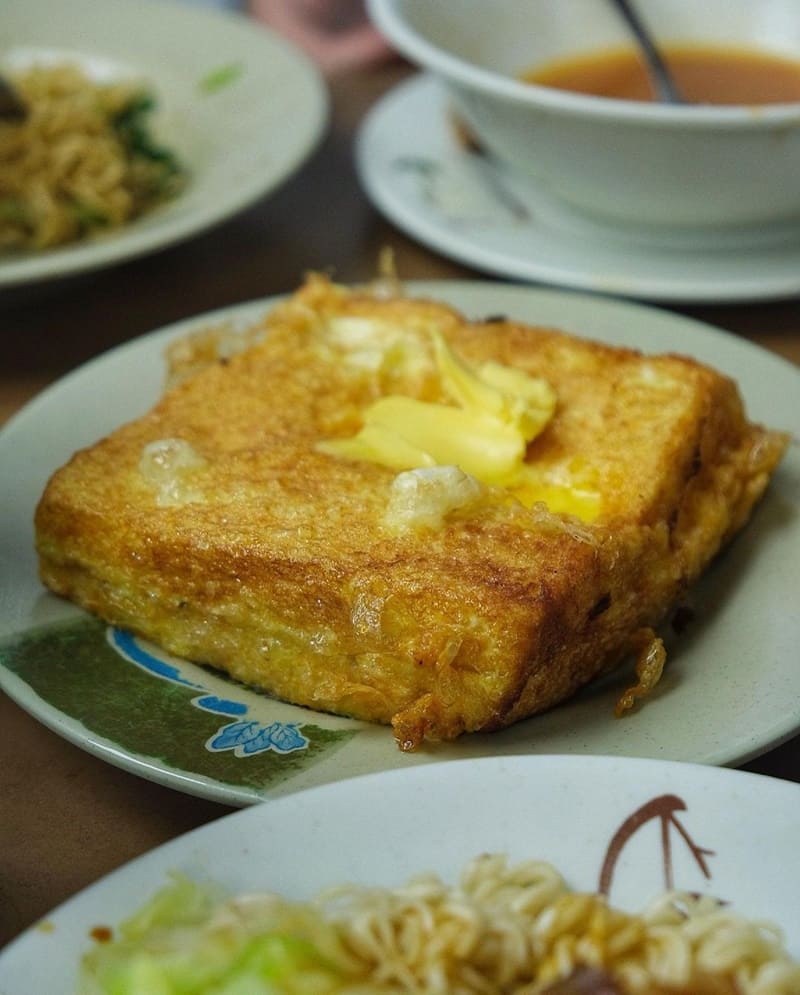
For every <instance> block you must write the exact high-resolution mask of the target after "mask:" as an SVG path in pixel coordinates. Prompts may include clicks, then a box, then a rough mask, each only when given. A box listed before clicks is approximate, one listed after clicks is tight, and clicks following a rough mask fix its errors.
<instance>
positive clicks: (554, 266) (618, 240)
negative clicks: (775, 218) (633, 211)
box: [357, 75, 800, 302]
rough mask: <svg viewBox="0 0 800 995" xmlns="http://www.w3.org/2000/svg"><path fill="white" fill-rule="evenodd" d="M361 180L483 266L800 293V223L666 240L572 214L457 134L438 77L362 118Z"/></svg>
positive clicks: (714, 294)
mask: <svg viewBox="0 0 800 995" xmlns="http://www.w3.org/2000/svg"><path fill="white" fill-rule="evenodd" d="M357 167H358V171H359V175H360V178H361V182H362V184H363V186H364V189H365V190H366V192H367V194H368V195H369V197H370V198H371V200H372V201H373V203H374V204H375V206H376V207H377V208H378V209H379V210H380V211H381V212H382V213H384V214H385V215H386V217H387V218H389V219H390V220H391V221H392V222H393V223H394V224H396V225H397V226H398V227H399V228H401V229H402V230H403V231H405V232H407V233H408V234H409V235H411V236H412V237H413V238H416V239H419V241H421V242H423V243H424V244H425V245H428V246H430V247H431V248H433V249H435V250H436V251H438V252H441V253H443V254H444V255H446V256H448V257H450V258H452V259H455V260H457V261H459V262H461V263H465V264H467V265H469V266H473V267H476V268H477V269H478V270H482V271H483V272H486V273H490V274H495V275H498V276H503V277H512V278H514V279H520V280H528V281H537V282H542V283H548V284H554V285H556V286H564V287H579V288H582V289H586V290H592V291H596V292H598V293H605V294H614V295H617V296H623V297H634V298H639V299H642V300H652V301H705V302H711V301H714V302H721V301H755V300H768V299H776V298H781V297H789V296H795V295H797V294H798V293H800V228H799V229H797V231H796V232H794V233H788V234H786V236H785V240H783V241H767V240H766V239H765V240H764V242H763V243H762V244H758V242H757V240H756V243H755V244H749V245H747V246H744V245H742V244H739V243H735V242H731V241H726V240H725V239H722V238H720V240H719V241H717V242H714V243H713V244H710V245H707V244H694V245H693V244H691V243H689V242H684V243H674V244H664V243H661V244H659V243H657V242H656V241H655V240H654V241H652V242H650V241H647V240H645V239H643V237H641V236H639V237H636V236H634V235H626V234H623V233H622V232H620V231H618V230H612V229H610V228H607V227H605V226H603V225H602V224H600V223H599V222H592V221H590V220H589V219H588V218H585V217H581V216H578V215H577V214H576V213H572V212H570V211H569V210H568V209H567V208H566V207H565V206H560V205H557V204H556V203H554V202H553V201H552V200H551V199H550V198H548V197H547V196H546V195H545V194H544V192H543V191H542V190H540V189H538V188H537V186H536V185H535V183H534V181H532V180H530V179H526V178H524V177H522V176H521V175H516V174H515V173H514V172H512V171H510V170H509V169H507V168H505V167H503V166H501V165H499V164H497V163H496V162H494V161H492V160H489V159H488V158H486V157H484V156H481V155H477V154H474V153H470V152H468V151H466V150H465V148H464V146H463V145H462V144H461V143H460V142H458V141H457V140H456V136H455V132H454V130H453V125H452V119H451V117H450V105H449V103H448V100H447V97H446V95H445V92H444V90H443V88H442V86H441V84H440V83H438V82H437V81H436V80H435V79H434V78H433V77H431V76H428V75H419V76H415V77H413V78H412V79H411V80H409V81H406V82H404V83H402V84H400V85H399V86H398V87H396V88H395V89H394V90H392V91H391V92H390V93H389V94H388V95H387V96H385V97H384V98H383V99H382V100H381V101H380V102H379V103H378V104H377V105H376V106H375V107H374V108H373V109H372V111H371V112H370V114H369V115H368V117H367V118H366V120H365V121H364V123H363V125H362V127H361V130H360V133H359V136H358V145H357Z"/></svg>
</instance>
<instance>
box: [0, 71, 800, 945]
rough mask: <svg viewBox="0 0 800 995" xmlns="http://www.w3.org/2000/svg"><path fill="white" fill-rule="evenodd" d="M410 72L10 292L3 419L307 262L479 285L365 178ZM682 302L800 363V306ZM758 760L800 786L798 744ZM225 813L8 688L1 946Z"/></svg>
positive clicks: (344, 101) (352, 79)
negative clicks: (208, 189) (71, 269)
mask: <svg viewBox="0 0 800 995" xmlns="http://www.w3.org/2000/svg"><path fill="white" fill-rule="evenodd" d="M407 72H408V70H407V68H406V67H404V66H402V65H400V64H389V65H384V66H381V67H378V68H375V69H370V70H364V71H361V72H358V73H353V74H351V75H348V76H342V77H340V78H339V79H338V80H336V81H334V82H333V83H332V85H331V89H332V120H331V124H330V127H329V130H328V132H327V134H326V137H325V138H324V140H323V142H322V144H321V145H320V147H319V148H318V149H317V151H316V152H315V153H314V155H313V156H312V158H311V159H310V160H309V161H308V162H307V164H306V165H305V166H304V167H303V168H302V169H301V170H300V172H299V173H298V174H297V175H296V176H295V177H294V178H293V179H291V180H290V181H289V182H287V183H286V184H285V185H284V186H283V187H282V188H281V189H280V190H279V191H277V192H274V193H273V194H272V195H271V196H269V197H267V198H265V199H264V200H263V201H261V202H260V203H258V204H256V205H255V206H254V207H252V208H251V209H249V210H248V211H246V212H245V213H243V214H241V215H240V216H239V217H237V218H235V219H234V220H231V221H229V222H227V223H226V224H223V225H221V226H220V227H218V228H216V229H215V230H213V231H210V232H208V233H207V234H204V235H201V236H200V237H197V238H195V239H193V240H191V241H189V242H187V243H185V244H183V245H180V246H177V247H174V248H171V249H168V250H165V251H163V252H161V253H158V254H156V255H152V256H149V257H147V258H144V259H140V260H137V261H133V262H130V263H128V264H125V265H121V266H118V267H116V268H114V269H110V270H107V271H104V272H100V273H96V274H92V275H89V276H83V277H79V278H75V279H71V280H69V281H66V282H63V283H60V284H56V285H48V286H46V287H33V288H21V289H20V290H18V291H17V290H14V291H10V292H7V293H5V294H2V295H0V348H2V361H0V422H2V421H5V420H6V419H7V418H9V417H10V416H11V415H12V414H13V413H14V412H15V411H16V410H17V409H18V408H20V407H21V406H22V405H23V404H24V403H25V402H26V401H27V400H28V399H29V398H31V397H33V396H34V395H35V394H37V393H38V392H39V391H40V390H42V389H43V388H44V387H46V386H47V385H48V384H50V383H51V382H53V381H54V380H56V379H57V378H59V377H60V376H62V375H63V374H65V373H66V372H68V371H69V370H71V369H73V368H75V367H76V366H78V365H80V364H81V363H83V362H85V361H86V360H88V359H90V358H92V357H94V356H96V355H98V354H99V353H102V352H104V351H106V350H107V349H110V348H113V347H114V346H116V345H118V344H120V343H122V342H125V341H128V340H130V339H132V338H134V337H135V336H138V335H142V334H144V333H146V332H149V331H152V330H154V329H157V328H159V327H161V326H163V325H165V324H168V323H169V322H172V321H175V320H178V319H181V318H185V317H189V316H191V315H194V314H199V313H202V312H204V311H207V310H209V309H213V308H219V307H224V306H226V305H230V304H235V303H237V302H240V301H246V300H250V299H253V298H259V297H263V296H265V295H268V294H272V293H283V292H286V291H289V290H291V289H292V288H294V287H295V286H296V285H297V284H298V282H299V281H300V279H301V278H302V275H303V273H304V272H306V271H307V270H310V269H324V270H328V271H331V272H332V273H333V274H334V275H335V277H336V278H337V279H339V280H341V281H344V282H349V281H362V280H366V279H369V278H370V277H371V276H372V275H373V274H374V272H375V268H376V263H377V259H378V254H379V252H380V250H381V249H382V248H383V247H384V246H390V247H391V248H392V249H393V250H394V253H395V257H396V261H397V265H398V269H399V273H400V275H401V276H402V277H405V278H408V279H417V278H467V279H476V278H480V276H481V274H480V273H477V272H475V271H472V270H469V269H467V268H465V267H462V266H460V265H458V264H456V263H452V262H450V261H448V260H446V259H444V258H443V257H441V256H438V255H436V254H435V253H433V252H431V251H429V250H427V249H426V248H424V247H423V246H421V245H419V244H417V243H415V242H413V241H412V240H410V239H408V238H406V237H405V236H404V235H403V234H402V233H400V232H399V231H398V230H396V229H395V228H394V227H392V226H391V225H390V224H389V223H387V222H386V221H384V220H383V219H382V217H381V216H380V215H379V214H378V213H377V212H376V211H375V210H374V209H373V208H372V207H371V206H370V204H369V202H368V201H367V199H366V197H365V195H364V194H363V193H362V191H361V189H360V187H359V183H358V180H357V177H356V174H355V170H354V165H353V139H354V135H355V132H356V129H357V126H358V123H359V122H360V120H361V119H362V117H363V114H364V113H365V111H366V110H367V109H368V108H369V106H370V105H371V104H372V103H373V102H374V101H375V100H376V99H377V98H378V97H379V96H380V95H381V94H382V93H384V92H385V91H386V90H387V89H388V88H389V87H390V86H392V85H393V84H394V83H395V82H397V81H398V80H399V79H400V78H401V77H402V76H403V75H405V74H406V73H407ZM671 310H674V311H679V312H680V313H683V314H689V315H692V316H694V317H698V318H701V319H703V320H705V321H708V322H711V323H712V324H715V325H717V326H719V327H721V328H723V329H726V330H727V331H729V332H730V333H732V334H733V335H738V336H742V337H743V338H747V339H750V340H751V341H753V342H757V343H759V344H760V345H762V346H764V347H765V348H767V349H770V350H773V351H774V352H776V353H778V354H780V355H782V356H784V357H786V358H788V359H789V360H791V361H793V362H795V363H798V364H800V302H797V301H781V302H776V303H767V304H752V305H737V306H724V307H723V306H717V307H702V306H692V307H690V308H675V307H673V308H671ZM1 491H2V481H1V480H0V492H1ZM747 768H748V769H751V770H755V771H759V772H761V773H766V774H770V775H773V776H776V777H781V778H787V779H790V780H794V781H800V738H798V739H794V740H792V741H790V742H789V743H786V744H784V745H783V746H781V747H780V748H778V749H775V750H773V751H771V752H770V753H768V754H766V755H765V756H762V757H760V758H759V759H757V760H755V761H753V762H752V763H750V764H748V765H747ZM227 811H228V810H227V809H226V808H225V807H223V806H221V805H218V804H214V803H211V802H207V801H202V800H199V799H196V798H192V797H189V796H186V795H182V794H179V793H177V792H174V791H171V790H168V789H166V788H162V787H160V786H158V785H155V784H152V783H150V782H148V781H145V780H142V779H140V778H137V777H134V776H132V775H129V774H127V773H125V772H123V771H121V770H118V769H116V768H114V767H112V766H110V765H108V764H107V763H104V762H103V761H101V760H98V759H96V758H95V757H93V756H91V755H89V754H88V753H85V752H83V751H81V750H79V749H77V748H75V747H74V746H71V745H70V744H68V743H66V742H65V741H63V740H62V739H60V738H58V737H57V736H55V735H54V734H53V733H51V732H50V731H48V730H47V729H46V728H44V727H43V726H42V725H40V724H39V723H38V722H36V721H35V720H34V719H32V718H30V717H29V716H28V715H27V714H25V713H24V712H23V711H21V710H20V709H19V708H18V707H17V706H16V705H15V704H14V703H13V702H11V701H10V700H9V699H8V698H6V697H5V696H2V695H0V944H2V943H4V942H6V941H8V940H9V939H11V938H12V937H13V936H14V935H16V934H17V933H18V932H19V931H20V930H22V929H24V928H26V927H27V926H29V925H31V924H32V923H33V922H34V921H35V920H36V919H37V918H39V917H40V916H42V915H44V914H45V913H46V912H47V911H48V910H49V909H51V908H52V907H53V906H54V905H56V904H57V903H59V902H61V901H63V900H64V899H66V898H68V897H70V896H71V895H73V894H75V893H76V892H77V891H79V890H80V889H81V888H83V887H85V886H86V885H88V884H90V883H92V882H93V881H96V880H97V879H98V878H100V877H101V876H102V875H104V874H106V873H107V872H109V871H111V870H113V869H114V868H115V867H118V866H120V865H121V864H123V863H124V862H126V861H127V860H130V859H131V858H133V857H136V856H138V855H140V854H142V853H144V852H145V851H147V850H149V849H151V848H152V847H154V846H156V845H158V844H159V843H162V842H165V841H167V840H169V839H172V838H174V837H175V836H177V835H179V834H180V833H182V832H184V831H186V830H188V829H191V828H193V827H195V826H200V825H202V824H204V823H207V822H209V821H210V820H212V819H215V818H217V817H219V816H221V815H222V814H224V813H225V812H227Z"/></svg>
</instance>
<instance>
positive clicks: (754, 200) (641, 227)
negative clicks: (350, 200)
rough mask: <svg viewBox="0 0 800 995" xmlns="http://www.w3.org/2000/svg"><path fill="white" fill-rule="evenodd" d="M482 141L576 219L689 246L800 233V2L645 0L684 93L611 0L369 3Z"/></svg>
mask: <svg viewBox="0 0 800 995" xmlns="http://www.w3.org/2000/svg"><path fill="white" fill-rule="evenodd" d="M369 9H370V14H371V16H372V19H373V21H374V23H375V24H376V25H377V27H378V28H379V30H380V31H381V32H382V33H383V34H384V35H385V36H386V37H387V39H388V40H389V41H390V42H391V43H392V44H393V45H394V47H395V48H396V49H397V50H398V51H399V52H400V53H402V54H403V55H405V56H406V57H407V58H408V59H409V60H411V61H412V62H413V63H415V64H416V65H418V66H419V67H420V68H422V69H424V70H427V71H428V72H430V73H432V74H434V75H435V76H436V77H438V78H439V79H440V80H441V81H442V83H443V85H444V86H445V87H446V88H447V91H448V94H449V96H450V99H451V101H452V105H453V109H454V113H455V115H456V117H457V119H458V120H459V121H460V122H461V123H462V124H463V125H464V126H465V128H466V131H467V132H468V133H469V134H470V135H471V136H472V137H473V139H474V140H475V142H476V143H477V146H478V147H479V148H480V149H482V150H483V151H484V152H486V153H487V154H488V155H491V156H494V157H496V158H497V159H499V160H500V161H502V162H504V163H505V164H507V165H508V166H510V167H512V168H513V169H514V170H516V171H518V172H520V173H523V174H525V175H526V176H528V177H530V178H531V179H532V180H533V181H534V182H535V183H536V185H537V188H538V189H539V191H540V193H542V194H544V195H545V196H547V197H549V198H552V200H553V203H554V204H557V205H558V207H559V210H561V211H566V212H567V213H574V215H575V217H576V219H578V220H586V219H590V220H591V221H592V222H597V223H600V224H601V225H603V226H605V227H607V228H608V230H609V232H616V233H621V234H623V235H624V236H626V237H627V236H630V237H633V238H640V239H645V240H652V241H656V242H659V241H665V242H666V243H668V244H669V243H670V242H672V243H674V244H676V245H680V244H682V242H685V243H686V244H691V245H693V246H696V245H698V244H699V245H702V244H703V243H704V242H708V243H709V244H713V245H719V244H720V243H722V244H726V243H728V242H729V243H731V244H734V243H736V244H749V243H753V244H763V243H769V242H771V241H773V240H774V241H779V240H784V239H791V238H794V237H800V3H798V2H797V0H758V2H757V3H756V2H753V0H703V3H696V2H693V0H638V2H637V9H638V11H639V13H640V15H641V17H642V19H643V21H644V22H645V23H646V25H647V27H648V28H649V29H650V31H651V33H652V34H653V35H654V36H655V37H656V38H657V39H658V42H659V46H660V49H661V51H662V54H663V55H664V57H665V60H666V62H667V64H668V66H669V67H670V69H671V70H672V72H673V75H674V76H675V78H676V80H677V83H678V87H679V89H680V91H681V94H682V97H683V101H682V102H681V103H679V104H667V103H663V102H661V101H659V100H658V99H656V97H655V94H654V91H653V88H652V84H651V83H650V80H649V77H648V75H647V73H646V70H645V68H644V66H643V64H642V62H641V59H640V57H639V55H638V53H637V51H636V49H635V46H634V42H633V39H632V37H631V35H630V32H629V29H628V28H627V27H626V24H625V23H624V21H623V20H622V18H621V17H620V15H619V14H618V13H617V11H616V10H615V7H614V4H613V3H611V2H610V0H491V2H487V0H436V2H435V3H432V2H430V0H369Z"/></svg>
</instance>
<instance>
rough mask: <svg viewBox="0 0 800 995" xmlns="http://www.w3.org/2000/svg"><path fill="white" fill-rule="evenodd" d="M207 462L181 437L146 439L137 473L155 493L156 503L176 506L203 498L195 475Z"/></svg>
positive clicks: (164, 505)
mask: <svg viewBox="0 0 800 995" xmlns="http://www.w3.org/2000/svg"><path fill="white" fill-rule="evenodd" d="M207 465H208V464H207V461H206V460H205V459H204V458H203V457H202V456H201V455H200V453H198V452H197V450H196V449H194V448H193V447H192V446H191V445H190V444H189V443H188V442H186V440H185V439H156V441H155V442H148V444H147V445H146V446H145V447H144V449H143V450H142V455H141V457H140V459H139V472H140V473H141V475H142V477H143V478H144V479H145V481H146V482H147V483H148V484H149V485H150V486H151V487H152V488H153V489H154V490H155V492H156V504H157V505H159V507H162V508H168V507H176V506H179V505H183V504H188V503H190V502H193V501H201V500H203V495H202V493H201V492H200V490H199V489H198V488H197V482H196V475H197V472H198V471H199V470H202V469H204V468H205V467H206V466H207Z"/></svg>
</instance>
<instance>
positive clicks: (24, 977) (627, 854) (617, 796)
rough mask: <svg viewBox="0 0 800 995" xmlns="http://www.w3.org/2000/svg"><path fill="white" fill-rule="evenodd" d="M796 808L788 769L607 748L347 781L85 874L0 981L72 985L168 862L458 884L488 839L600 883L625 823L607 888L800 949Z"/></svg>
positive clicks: (613, 896)
mask: <svg viewBox="0 0 800 995" xmlns="http://www.w3.org/2000/svg"><path fill="white" fill-rule="evenodd" d="M799 809H800V787H798V786H797V785H795V784H790V783H788V782H785V781H778V780H774V779H771V778H765V777H761V776H759V775H756V774H747V773H743V772H740V771H729V770H720V769H717V768H712V767H702V766H695V765H691V764H675V763H666V762H657V761H648V760H631V759H619V758H605V757H583V758H580V757H498V758H487V759H483V760H479V761H476V762H473V763H463V762H462V763H457V764H448V765H447V768H446V769H443V768H442V766H441V765H432V766H429V767H426V768H417V769H414V770H406V771H394V772H392V773H390V774H380V775H371V776H368V777H363V778H355V779H353V780H346V781H340V782H339V783H337V784H332V785H326V786H324V787H320V788H317V789H314V790H310V791H303V792H299V793H297V794H294V795H290V796H289V797H287V798H282V799H279V800H277V801H275V802H270V803H269V804H265V805H257V806H254V807H252V808H250V809H248V810H247V811H244V812H237V813H235V814H233V815H231V816H227V817H225V818H223V819H220V820H218V821H217V822H214V823H211V824H210V825H208V826H205V827H203V828H202V829H198V830H195V831H194V832H192V833H189V834H188V835H186V836H183V837H181V838H179V839H177V840H175V841H173V842H171V843H168V844H166V845H165V846H162V847H160V848H159V849H157V850H155V851H153V852H152V853H150V854H148V855H146V856H144V857H141V858H139V859H138V860H136V861H134V862H132V863H131V864H128V865H127V866H125V867H123V868H122V869H120V870H118V871H116V872H114V873H113V874H111V875H110V876H109V877H107V878H105V879H104V880H103V881H101V882H100V883H98V884H95V885H93V886H92V887H90V888H89V889H87V890H86V891H84V892H83V893H82V894H80V895H79V896H78V897H76V898H74V899H72V900H71V901H69V902H67V903H66V904H64V905H62V906H61V907H60V908H59V909H57V910H56V911H55V912H54V913H52V915H50V916H48V917H47V918H46V919H45V920H44V921H43V922H42V923H40V924H39V926H38V927H34V928H33V929H31V930H30V931H29V932H27V933H26V934H24V935H23V936H22V937H21V938H20V939H19V940H17V941H16V942H15V943H13V944H11V945H10V946H9V947H8V948H7V949H6V950H5V952H4V953H3V954H2V955H0V979H2V980H0V993H1V995H29V993H30V992H47V993H48V995H72V993H73V992H74V991H75V973H76V967H77V962H78V960H79V958H80V955H81V954H82V953H83V952H84V951H86V950H88V949H90V947H91V944H92V941H91V940H90V938H89V934H90V932H91V930H92V929H94V928H95V927H97V926H110V927H112V928H113V927H114V926H115V925H116V924H117V923H118V922H119V921H120V919H123V918H125V917H127V916H128V915H130V914H131V912H132V911H133V910H134V909H136V908H138V907H139V906H140V905H142V904H143V903H144V902H145V901H146V900H147V899H148V898H149V897H150V895H151V894H152V893H153V892H154V891H156V890H157V889H158V888H159V887H160V886H161V885H162V884H164V883H165V882H166V880H167V874H168V872H170V871H175V870H177V871H182V872H183V873H185V874H188V875H189V876H191V877H193V878H195V879H200V880H203V879H209V878H210V879H212V880H215V881H218V882H220V883H221V884H223V885H224V886H226V887H227V888H228V889H230V891H231V892H233V893H241V892H244V891H254V890H262V891H263V890H270V891H277V892H279V893H281V894H284V895H287V896H291V897H295V898H298V899H304V898H308V897H310V896H311V895H313V894H314V893H315V892H317V891H319V890H320V889H322V888H326V887H328V886H330V885H334V884H340V883H343V882H359V883H365V884H380V885H387V886H396V885H399V884H402V883H403V882H404V881H405V880H407V878H408V877H410V876H411V875H414V874H417V873H421V872H427V871H432V872H434V873H438V874H439V875H440V876H441V877H443V878H444V879H445V880H447V881H449V882H454V881H455V879H456V877H457V874H458V872H459V870H460V869H461V867H462V866H463V865H464V864H465V863H466V862H467V861H468V860H470V859H471V858H472V857H475V856H477V855H478V854H481V853H485V852H495V853H505V854H507V855H508V857H509V859H510V860H512V861H519V860H525V859H531V858H537V859H543V860H547V861H549V862H551V863H553V864H554V865H555V866H556V867H558V868H559V870H561V872H562V873H563V874H564V876H565V877H566V879H567V883H568V884H569V885H570V886H571V887H573V888H576V889H580V890H586V891H597V890H598V889H599V884H600V877H601V870H602V868H603V865H604V862H605V858H606V856H607V853H608V850H609V846H610V843H611V840H612V837H614V836H615V835H616V834H617V832H618V830H620V829H622V827H623V826H625V829H622V833H621V835H622V836H623V837H627V842H626V843H625V845H624V846H623V847H622V849H621V851H620V854H619V857H618V859H617V861H616V863H615V864H614V865H613V869H612V872H611V874H610V875H606V878H605V880H606V881H607V882H609V887H608V889H603V890H607V893H608V894H609V898H610V901H611V902H612V904H614V905H617V906H619V907H621V908H625V909H627V910H629V911H638V910H639V909H641V908H642V907H643V906H644V904H645V903H646V902H648V901H649V900H651V899H652V898H654V897H655V896H656V895H658V894H659V893H661V892H663V891H664V890H665V888H666V887H667V882H668V881H669V882H670V883H671V884H672V885H674V887H676V888H680V889H683V890H688V891H697V892H701V893H707V894H711V895H713V896H715V897H717V898H720V899H723V900H725V901H728V902H730V903H732V904H733V906H734V907H735V909H736V911H737V912H740V913H741V914H743V915H746V916H747V917H748V918H750V919H767V920H770V921H772V922H774V923H776V924H777V925H779V926H780V927H781V928H782V929H783V931H784V934H785V937H786V941H787V945H788V947H789V950H790V953H791V954H792V955H793V956H800V906H798V903H797V895H798V893H800V861H798V860H797V847H796V842H797V841H796V827H797V812H798V810H799ZM648 814H649V816H650V817H649V818H646V816H647V815H648ZM635 824H638V828H636V829H634V828H633V827H634V825H635ZM662 826H663V828H664V830H665V836H666V838H667V840H668V846H666V847H665V845H664V841H663V840H662V838H661V831H662ZM420 827H424V830H422V829H421V828H420ZM626 829H627V832H626ZM565 830H566V831H565ZM684 834H685V835H684ZM691 847H694V848H695V853H697V852H700V853H701V857H700V860H705V863H706V871H705V872H704V871H703V869H702V867H701V863H700V860H698V858H697V857H696V856H695V855H694V853H693V852H692V849H691ZM667 874H671V877H670V878H667Z"/></svg>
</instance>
